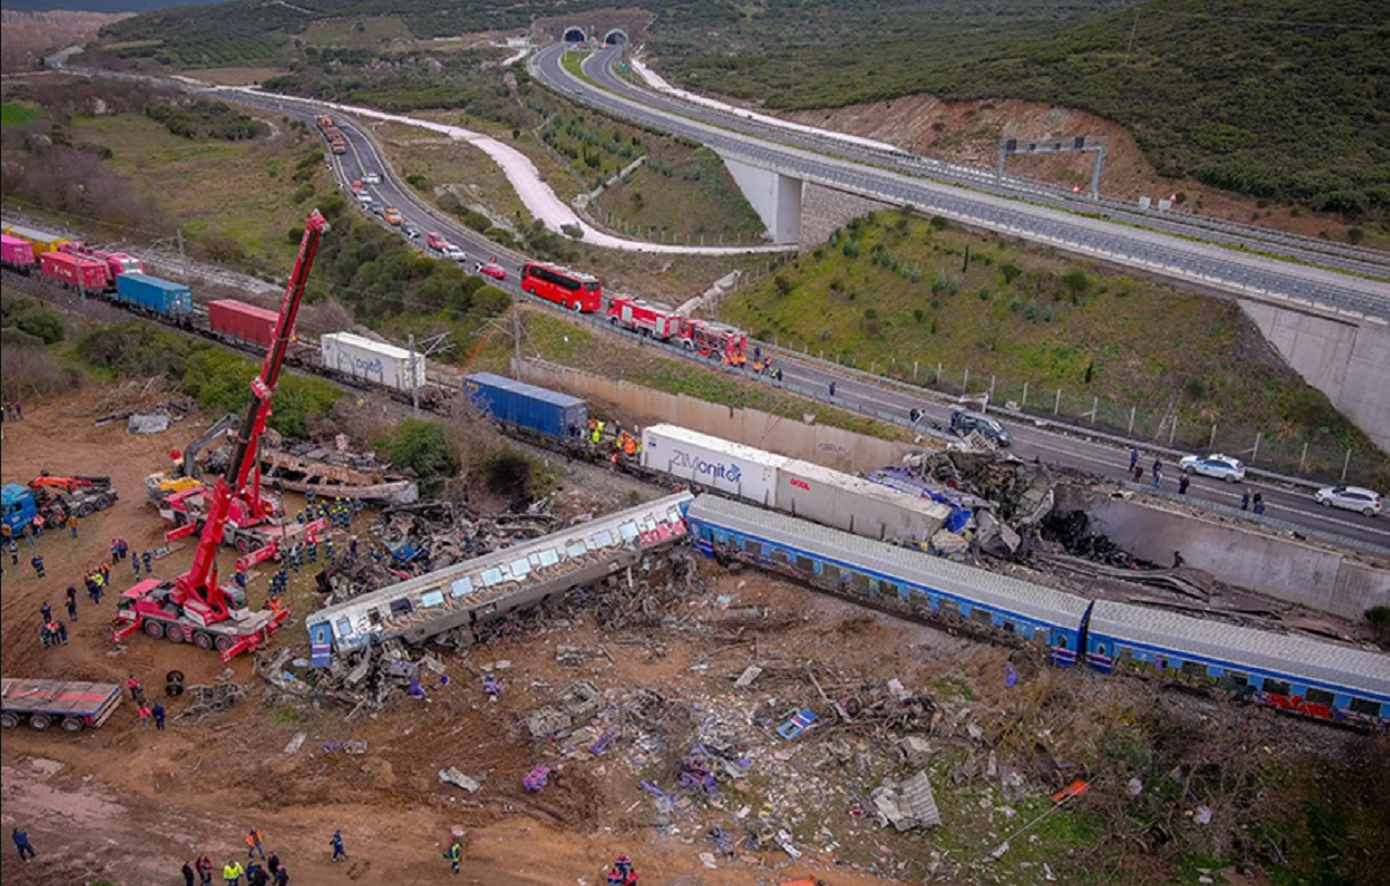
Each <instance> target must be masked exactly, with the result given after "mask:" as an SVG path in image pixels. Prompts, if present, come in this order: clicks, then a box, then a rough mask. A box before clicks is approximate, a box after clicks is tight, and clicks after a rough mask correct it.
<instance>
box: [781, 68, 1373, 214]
mask: <svg viewBox="0 0 1390 886" xmlns="http://www.w3.org/2000/svg"><path fill="white" fill-rule="evenodd" d="M782 116H785V117H786V118H787V119H789V120H793V121H795V122H797V123H804V124H806V125H808V126H823V127H829V128H831V129H838V130H840V131H841V132H847V133H851V134H853V135H858V136H863V137H865V138H874V139H880V140H882V141H886V142H889V143H891V144H895V145H899V146H901V147H903V148H904V149H906V150H909V151H913V152H915V153H918V154H921V155H922V156H924V157H935V158H938V159H942V160H952V161H956V162H959V163H968V164H971V165H972V166H983V167H986V168H988V169H993V168H994V166H995V164H996V163H997V162H998V158H999V141H1000V139H1001V138H1003V137H1004V136H1005V135H1008V136H1016V137H1018V138H1019V139H1026V140H1038V141H1045V140H1047V139H1051V138H1070V137H1071V136H1075V135H1085V136H1103V137H1105V138H1106V139H1107V143H1106V146H1105V162H1104V166H1103V168H1102V173H1101V183H1100V189H1101V193H1103V194H1105V195H1106V196H1109V197H1117V198H1119V199H1122V200H1131V201H1137V200H1138V199H1139V198H1140V197H1142V196H1148V197H1151V198H1153V201H1154V203H1155V205H1156V204H1157V202H1158V200H1159V199H1160V198H1162V197H1167V196H1169V195H1170V194H1173V193H1177V192H1182V193H1185V194H1186V195H1187V201H1186V202H1185V203H1184V204H1183V205H1182V206H1180V207H1178V209H1179V211H1193V210H1194V207H1195V211H1197V212H1199V213H1201V214H1202V215H1207V216H1211V217H1214V218H1221V219H1227V220H1229V221H1236V222H1245V223H1249V222H1255V223H1258V224H1261V225H1265V226H1266V227H1270V228H1275V229H1277V230H1280V231H1288V232H1291V233H1295V234H1302V235H1304V236H1308V237H1316V236H1319V235H1320V234H1322V233H1323V232H1326V233H1327V235H1328V236H1330V237H1332V238H1334V239H1344V238H1345V235H1346V231H1347V228H1349V227H1350V225H1348V224H1346V223H1345V222H1343V221H1341V220H1339V219H1337V218H1333V217H1330V216H1323V215H1317V214H1314V213H1305V214H1302V215H1291V214H1290V213H1289V207H1287V206H1271V207H1269V208H1267V209H1261V208H1259V207H1258V206H1257V205H1256V201H1255V200H1254V198H1248V197H1242V196H1240V195H1239V194H1235V193H1232V192H1230V191H1222V190H1220V189H1217V188H1212V187H1208V186H1206V185H1203V184H1201V183H1199V182H1196V181H1190V180H1183V181H1175V180H1172V179H1167V178H1163V177H1161V176H1160V175H1159V174H1158V173H1157V172H1156V171H1155V170H1154V168H1153V165H1152V164H1150V163H1149V161H1148V159H1147V158H1145V157H1144V153H1143V151H1141V150H1140V149H1139V145H1138V144H1137V143H1136V142H1135V140H1134V136H1133V135H1131V134H1130V132H1129V131H1128V130H1127V129H1125V128H1124V127H1123V126H1120V125H1118V124H1115V123H1112V122H1110V121H1108V120H1105V119H1102V118H1100V117H1097V116H1095V115H1094V114H1088V113H1086V112H1084V111H1078V110H1074V109H1071V108H1060V107H1052V106H1049V105H1045V104H1040V103H1038V102H1027V101H1022V100H1019V99H989V100H981V101H965V102H947V101H942V100H941V99H939V98H936V97H935V96H932V95H926V94H922V95H911V96H906V97H903V98H897V99H890V100H887V101H880V102H872V103H869V104H861V105H849V106H847V107H843V108H833V109H826V110H817V111H799V112H795V113H788V114H784V115H782ZM1094 161H1095V154H1094V153H1089V152H1084V153H1066V154H1053V155H1039V156H1034V157H1027V156H1014V157H1010V158H1009V160H1008V163H1007V166H1006V167H1005V170H1006V171H1007V172H1009V173H1011V174H1014V175H1024V176H1028V177H1030V178H1036V179H1040V180H1042V181H1049V182H1058V183H1062V184H1067V185H1078V184H1079V185H1080V186H1081V187H1082V189H1083V190H1087V189H1089V187H1090V181H1091V168H1092V164H1093V163H1094ZM1256 214H1258V216H1259V218H1253V217H1252V216H1253V215H1256Z"/></svg>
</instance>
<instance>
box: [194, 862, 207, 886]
mask: <svg viewBox="0 0 1390 886" xmlns="http://www.w3.org/2000/svg"><path fill="white" fill-rule="evenodd" d="M193 870H195V871H197V872H198V883H199V884H200V886H210V884H211V883H212V859H210V858H208V857H207V856H206V855H200V856H198V859H197V861H195V862H193Z"/></svg>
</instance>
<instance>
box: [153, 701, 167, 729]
mask: <svg viewBox="0 0 1390 886" xmlns="http://www.w3.org/2000/svg"><path fill="white" fill-rule="evenodd" d="M150 716H151V717H154V728H155V730H156V731H158V732H163V731H164V705H162V704H160V703H159V700H158V699H156V700H155V703H154V705H153V706H151V707H150Z"/></svg>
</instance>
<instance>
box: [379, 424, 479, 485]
mask: <svg viewBox="0 0 1390 886" xmlns="http://www.w3.org/2000/svg"><path fill="white" fill-rule="evenodd" d="M385 449H386V450H387V451H388V452H389V453H390V454H391V462H392V463H393V464H395V465H397V466H399V467H404V468H410V469H411V470H413V471H414V472H415V473H416V474H417V475H418V476H419V477H420V479H422V480H425V481H427V482H428V481H437V480H445V479H448V478H450V477H454V476H457V474H458V472H459V466H460V462H459V452H458V447H457V446H456V445H455V443H454V441H453V439H451V438H450V436H449V432H448V429H447V428H446V427H445V426H444V424H443V423H442V422H438V421H434V420H433V419H422V418H408V419H406V420H405V421H403V422H401V424H400V427H398V428H396V430H395V432H394V433H392V434H391V436H390V437H389V438H388V439H387V440H386V441H385Z"/></svg>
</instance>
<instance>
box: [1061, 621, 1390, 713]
mask: <svg viewBox="0 0 1390 886" xmlns="http://www.w3.org/2000/svg"><path fill="white" fill-rule="evenodd" d="M1086 661H1087V663H1088V664H1090V666H1091V667H1092V668H1094V669H1095V670H1098V671H1102V672H1104V673H1110V672H1111V671H1113V670H1121V671H1138V672H1146V671H1147V672H1149V673H1156V674H1158V675H1160V676H1162V677H1164V678H1165V679H1168V680H1172V681H1175V682H1181V683H1188V684H1190V685H1194V686H1202V687H1212V688H1219V689H1224V690H1227V691H1229V692H1234V693H1236V694H1237V695H1239V696H1243V697H1246V698H1248V699H1249V700H1251V701H1256V702H1260V703H1262V704H1267V705H1271V706H1273V707H1278V708H1284V709H1287V710H1293V711H1297V712H1299V713H1303V714H1307V715H1309V716H1311V717H1317V718H1319V719H1325V720H1336V721H1339V722H1355V723H1362V724H1374V723H1377V722H1380V723H1384V722H1387V721H1390V656H1386V655H1383V654H1380V653H1375V652H1363V651H1361V650H1359V649H1352V648H1350V647H1347V646H1338V645H1336V644H1333V643H1323V642H1320V641H1317V640H1312V639H1309V638H1306V637H1296V636H1290V635H1287V634H1275V633H1271V632H1269V631H1258V630H1254V629H1252V628H1242V627H1238V626H1236V625H1229V624H1222V623H1220V622H1214V621H1204V620H1202V619H1196V618H1188V617H1186V616H1183V615H1178V614H1176V613H1172V612H1164V611H1162V610H1158V609H1150V608H1147V607H1142V606H1133V605H1130V604H1127V603H1114V602H1111V601H1108V600H1097V601H1096V603H1095V606H1094V607H1093V608H1092V610H1091V616H1090V619H1089V621H1088V623H1087V635H1086Z"/></svg>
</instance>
